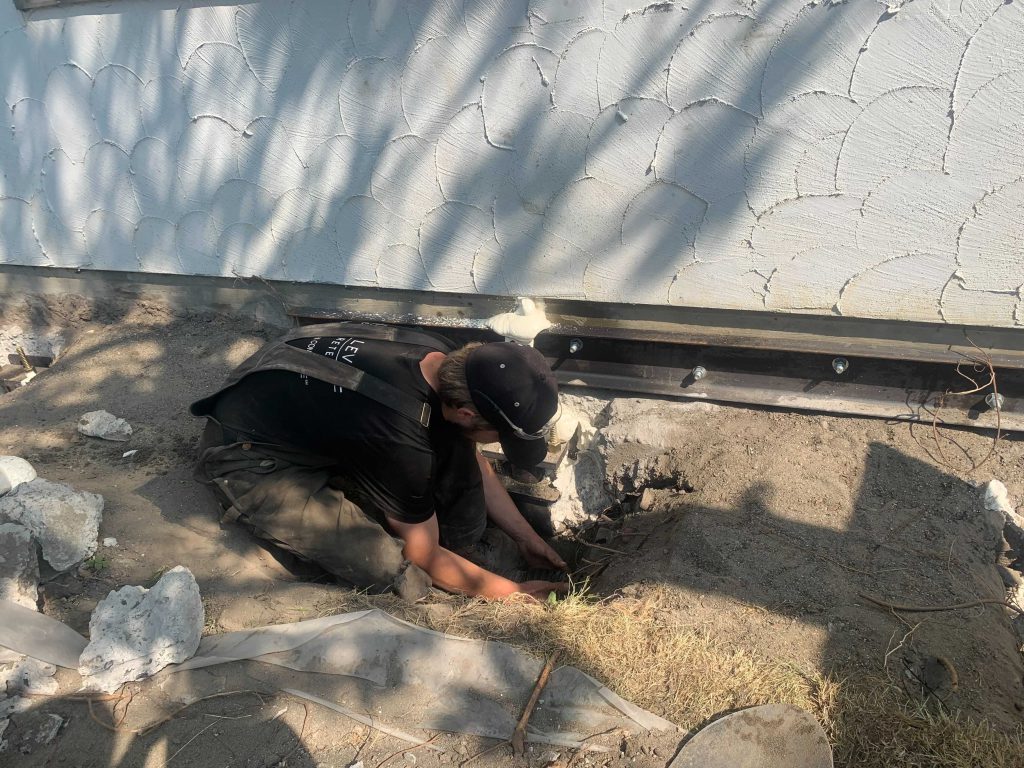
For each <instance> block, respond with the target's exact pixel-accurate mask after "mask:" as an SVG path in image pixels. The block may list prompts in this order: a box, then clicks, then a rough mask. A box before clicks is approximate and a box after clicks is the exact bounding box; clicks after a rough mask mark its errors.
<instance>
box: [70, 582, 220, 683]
mask: <svg viewBox="0 0 1024 768" xmlns="http://www.w3.org/2000/svg"><path fill="white" fill-rule="evenodd" d="M204 618H205V617H204V612H203V601H202V600H201V599H200V597H199V586H198V585H197V584H196V580H195V578H193V576H192V573H191V571H189V570H188V568H185V567H183V566H180V565H179V566H178V567H177V568H172V569H171V570H169V571H168V572H167V573H165V574H164V575H163V576H162V577H161V578H160V581H158V582H157V583H156V584H155V585H154V586H153V588H152V589H144V588H143V587H122V588H121V589H118V590H115V591H113V592H111V593H110V594H108V595H107V596H106V597H105V598H103V600H101V601H100V603H99V605H97V606H96V610H94V611H93V614H92V617H91V618H90V619H89V644H88V645H87V646H86V648H85V650H84V651H82V656H81V658H80V659H79V668H78V671H79V672H81V674H82V681H83V684H84V686H85V687H86V688H89V689H93V690H100V691H106V692H111V691H114V690H116V689H117V688H118V687H119V686H120V685H121V684H122V683H125V682H127V681H129V680H138V679H140V678H143V677H148V676H149V675H152V674H154V673H156V672H158V671H160V670H161V669H163V668H164V667H166V666H167V665H168V664H178V663H180V662H182V661H185V659H187V658H189V657H190V656H192V654H194V653H195V652H196V648H198V647H199V637H200V635H201V634H202V631H203V622H204Z"/></svg>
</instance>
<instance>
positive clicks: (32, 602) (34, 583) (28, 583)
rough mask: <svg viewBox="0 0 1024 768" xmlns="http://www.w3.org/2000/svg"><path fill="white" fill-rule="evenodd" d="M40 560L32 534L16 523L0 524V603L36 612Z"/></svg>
mask: <svg viewBox="0 0 1024 768" xmlns="http://www.w3.org/2000/svg"><path fill="white" fill-rule="evenodd" d="M38 599H39V558H38V556H37V555H36V544H35V542H34V541H33V540H32V532H31V531H30V530H29V529H28V528H26V527H25V526H23V525H20V524H18V523H0V600H10V601H11V602H12V603H17V604H18V605H23V606H25V607H26V608H31V609H32V610H33V611H34V610H36V601H37V600H38Z"/></svg>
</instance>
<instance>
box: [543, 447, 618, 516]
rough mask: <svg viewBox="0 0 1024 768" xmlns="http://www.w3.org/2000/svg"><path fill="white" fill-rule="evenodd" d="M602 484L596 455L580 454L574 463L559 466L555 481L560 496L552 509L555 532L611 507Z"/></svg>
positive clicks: (599, 461)
mask: <svg viewBox="0 0 1024 768" xmlns="http://www.w3.org/2000/svg"><path fill="white" fill-rule="evenodd" d="M604 482H605V471H604V461H603V460H602V458H601V456H600V455H599V454H597V453H596V452H595V451H580V452H579V454H578V455H577V458H576V461H569V460H568V459H566V460H565V461H564V462H563V463H562V465H561V466H560V467H559V468H558V474H557V475H556V476H555V481H554V485H555V488H557V489H558V490H559V491H560V492H561V494H562V495H561V497H560V498H559V499H558V501H556V502H555V503H554V504H552V505H551V524H552V525H553V526H554V528H555V531H556V532H561V531H564V530H565V529H566V528H568V527H571V526H573V525H577V524H579V523H582V522H583V521H584V520H586V519H587V518H590V517H596V516H598V515H600V514H601V513H602V512H604V511H605V510H606V509H608V507H610V506H611V504H612V499H611V497H610V496H609V495H608V493H607V491H606V490H605V484H604Z"/></svg>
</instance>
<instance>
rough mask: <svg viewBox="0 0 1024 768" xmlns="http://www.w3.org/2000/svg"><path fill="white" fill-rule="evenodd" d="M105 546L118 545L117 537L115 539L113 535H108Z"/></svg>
mask: <svg viewBox="0 0 1024 768" xmlns="http://www.w3.org/2000/svg"><path fill="white" fill-rule="evenodd" d="M103 546H104V547H116V546H117V539H115V538H114V537H113V536H107V538H105V539H104V540H103Z"/></svg>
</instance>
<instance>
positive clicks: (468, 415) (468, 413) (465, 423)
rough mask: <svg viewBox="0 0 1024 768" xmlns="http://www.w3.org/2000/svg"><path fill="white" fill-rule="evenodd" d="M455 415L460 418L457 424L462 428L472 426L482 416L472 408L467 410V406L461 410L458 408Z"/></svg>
mask: <svg viewBox="0 0 1024 768" xmlns="http://www.w3.org/2000/svg"><path fill="white" fill-rule="evenodd" d="M455 415H456V416H457V417H458V421H457V422H456V423H457V424H458V425H459V426H461V427H469V426H472V425H473V423H474V422H475V421H476V419H477V418H479V416H480V414H478V413H477V412H476V411H474V410H473V409H472V408H467V407H465V406H463V407H461V408H456V409H455Z"/></svg>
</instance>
